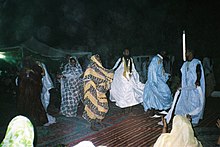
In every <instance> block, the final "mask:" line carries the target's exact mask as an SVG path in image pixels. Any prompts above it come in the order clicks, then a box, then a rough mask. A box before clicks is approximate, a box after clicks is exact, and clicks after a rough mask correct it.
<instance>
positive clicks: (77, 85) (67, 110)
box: [60, 57, 83, 117]
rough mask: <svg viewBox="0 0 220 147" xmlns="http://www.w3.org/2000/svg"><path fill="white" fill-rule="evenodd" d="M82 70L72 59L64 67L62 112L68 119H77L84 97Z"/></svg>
mask: <svg viewBox="0 0 220 147" xmlns="http://www.w3.org/2000/svg"><path fill="white" fill-rule="evenodd" d="M82 74H83V71H82V68H81V66H80V64H79V63H78V61H77V60H76V59H75V58H73V57H71V58H70V59H69V63H67V64H66V65H65V66H64V70H63V71H62V76H61V98H62V99H61V106H60V112H61V114H62V115H64V116H66V117H75V116H76V115H77V108H78V104H79V102H80V100H81V99H82V97H83V87H82V86H83V82H82Z"/></svg>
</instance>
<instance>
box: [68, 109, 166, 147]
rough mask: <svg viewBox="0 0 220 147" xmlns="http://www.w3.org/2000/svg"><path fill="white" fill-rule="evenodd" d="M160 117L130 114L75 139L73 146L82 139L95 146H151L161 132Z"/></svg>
mask: <svg viewBox="0 0 220 147" xmlns="http://www.w3.org/2000/svg"><path fill="white" fill-rule="evenodd" d="M160 120H161V119H160V118H150V116H147V115H146V114H144V113H143V114H135V115H133V114H130V116H129V117H128V118H127V119H126V120H124V121H122V122H120V123H119V124H117V125H114V126H112V127H109V128H106V129H104V130H101V131H100V132H97V133H96V134H93V135H91V136H88V137H86V138H83V139H81V140H78V141H75V142H73V143H71V144H69V146H72V145H74V144H76V143H78V142H80V141H82V140H89V141H92V142H93V144H94V145H95V146H99V145H103V146H109V147H123V146H126V147H129V146H130V147H134V146H139V147H141V146H145V147H146V146H150V145H153V143H154V142H155V141H156V139H157V138H158V136H159V135H160V134H161V131H162V126H159V125H158V124H157V123H158V122H159V121H160Z"/></svg>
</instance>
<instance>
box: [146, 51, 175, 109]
mask: <svg viewBox="0 0 220 147" xmlns="http://www.w3.org/2000/svg"><path fill="white" fill-rule="evenodd" d="M168 75H169V74H167V73H165V71H164V68H163V60H162V58H160V57H159V56H158V55H157V56H155V57H154V58H153V59H152V61H151V63H150V65H149V67H148V80H147V82H146V84H145V88H144V94H143V106H144V110H145V111H147V110H148V109H151V108H154V109H157V110H166V109H169V108H170V107H171V103H172V95H171V91H170V88H169V87H168V85H167V84H166V82H167V80H168Z"/></svg>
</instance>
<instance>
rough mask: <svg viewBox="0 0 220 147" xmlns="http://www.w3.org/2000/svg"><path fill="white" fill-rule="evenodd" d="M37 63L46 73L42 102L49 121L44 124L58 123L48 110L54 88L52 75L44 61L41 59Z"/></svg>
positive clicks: (43, 82)
mask: <svg viewBox="0 0 220 147" xmlns="http://www.w3.org/2000/svg"><path fill="white" fill-rule="evenodd" d="M37 64H38V65H39V66H40V67H41V68H42V69H43V72H44V75H43V78H42V84H43V87H42V92H41V102H42V104H43V106H44V109H45V111H46V113H47V119H48V123H47V124H44V126H49V125H50V124H54V123H56V118H55V117H53V116H51V115H50V114H49V113H48V111H47V108H48V105H49V103H50V90H51V89H52V88H54V86H53V82H52V80H51V78H50V75H49V73H48V71H47V68H46V65H45V64H44V63H42V62H39V61H37Z"/></svg>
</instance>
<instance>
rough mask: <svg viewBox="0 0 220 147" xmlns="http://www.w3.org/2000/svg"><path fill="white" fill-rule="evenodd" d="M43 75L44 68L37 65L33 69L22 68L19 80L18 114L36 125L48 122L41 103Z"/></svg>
mask: <svg viewBox="0 0 220 147" xmlns="http://www.w3.org/2000/svg"><path fill="white" fill-rule="evenodd" d="M41 73H42V68H41V67H39V66H38V65H37V64H36V65H33V66H32V67H31V68H26V67H24V68H22V70H21V71H20V74H19V78H18V86H19V95H18V98H17V110H18V113H19V114H22V115H25V116H27V117H29V118H30V119H31V120H32V121H33V122H34V123H35V125H43V124H45V123H47V122H48V120H47V117H46V112H45V109H44V107H43V104H42V102H41V91H42V75H41Z"/></svg>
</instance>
